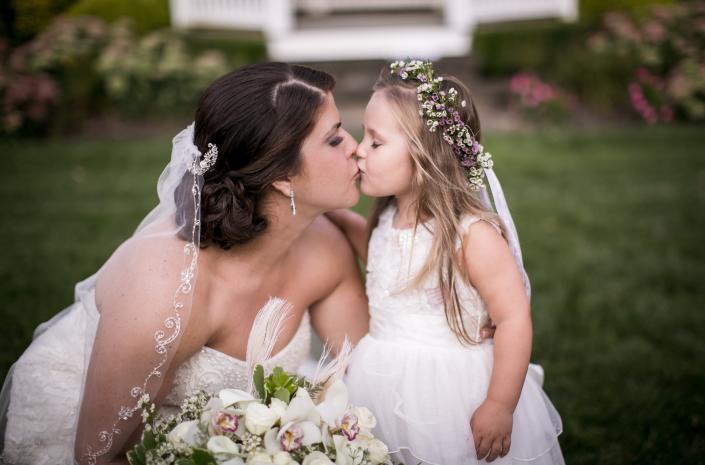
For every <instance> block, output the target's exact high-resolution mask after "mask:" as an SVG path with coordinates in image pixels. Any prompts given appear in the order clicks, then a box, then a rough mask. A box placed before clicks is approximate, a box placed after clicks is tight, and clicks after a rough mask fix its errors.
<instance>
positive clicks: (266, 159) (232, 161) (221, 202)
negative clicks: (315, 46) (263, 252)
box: [175, 63, 335, 249]
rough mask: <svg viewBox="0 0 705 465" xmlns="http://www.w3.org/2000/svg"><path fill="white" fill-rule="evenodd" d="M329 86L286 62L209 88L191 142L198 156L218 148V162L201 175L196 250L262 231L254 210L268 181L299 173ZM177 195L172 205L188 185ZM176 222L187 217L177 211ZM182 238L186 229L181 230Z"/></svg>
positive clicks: (322, 76)
mask: <svg viewBox="0 0 705 465" xmlns="http://www.w3.org/2000/svg"><path fill="white" fill-rule="evenodd" d="M334 85H335V80H334V79H333V77H332V76H331V75H330V74H328V73H325V72H323V71H318V70H315V69H312V68H308V67H305V66H298V65H289V64H286V63H258V64H254V65H249V66H245V67H243V68H240V69H238V70H236V71H233V72H231V73H229V74H226V75H224V76H222V77H221V78H219V79H217V80H216V81H215V82H213V83H212V84H211V85H210V86H209V87H208V89H206V91H205V92H204V94H203V96H202V97H201V99H200V102H199V104H198V108H197V110H196V117H195V134H194V143H195V144H196V146H197V147H198V149H199V150H200V151H201V152H202V153H205V152H206V151H207V150H208V143H214V144H216V145H217V147H218V153H219V154H218V160H217V162H216V164H215V166H213V167H212V168H211V169H210V170H208V171H207V172H206V173H205V175H204V183H203V188H202V193H201V236H200V244H201V247H207V246H209V245H216V246H218V247H221V248H223V249H229V248H231V247H232V246H234V245H237V244H243V243H245V242H247V241H249V240H251V239H252V238H254V237H256V236H257V235H258V234H261V233H262V232H263V231H264V230H265V229H266V228H267V218H266V216H265V215H264V214H263V212H262V210H261V201H262V199H263V197H264V194H265V193H266V192H267V191H268V189H270V188H271V185H272V183H273V182H274V181H276V180H278V179H281V178H283V177H286V176H288V175H291V174H296V173H297V172H299V170H300V169H301V157H300V153H301V145H302V143H303V141H304V140H305V139H306V137H307V136H308V135H309V134H310V133H311V130H312V129H313V127H314V125H315V122H316V116H317V114H318V111H319V109H320V108H321V106H322V104H323V101H324V98H325V95H326V93H327V92H330V91H332V90H333V87H334ZM189 176H190V174H189V173H187V174H186V177H185V180H186V182H183V183H182V186H184V188H185V189H188V190H189V191H188V192H184V190H183V189H177V192H176V193H175V196H177V197H178V198H177V205H181V204H183V205H187V204H188V203H187V202H180V201H179V199H181V198H182V197H185V198H188V196H190V195H191V193H190V185H191V184H192V182H193V181H192V179H191V178H189ZM180 213H181V217H180V218H179V219H182V220H184V221H188V218H190V217H192V214H193V212H192V211H190V212H188V211H186V210H185V209H182V211H181V212H180ZM183 230H184V231H189V230H190V228H183Z"/></svg>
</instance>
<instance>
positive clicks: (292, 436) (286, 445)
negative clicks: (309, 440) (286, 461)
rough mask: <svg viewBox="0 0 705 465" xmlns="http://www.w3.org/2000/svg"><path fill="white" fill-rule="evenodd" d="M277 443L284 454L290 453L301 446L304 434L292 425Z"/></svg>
mask: <svg viewBox="0 0 705 465" xmlns="http://www.w3.org/2000/svg"><path fill="white" fill-rule="evenodd" d="M279 441H280V444H281V446H282V449H284V450H285V451H286V452H291V451H293V450H296V449H298V448H299V447H301V445H302V444H303V441H304V432H303V430H302V429H301V428H300V427H299V426H297V425H293V426H291V427H289V428H287V430H286V431H284V433H283V434H282V435H281V439H280V440H279Z"/></svg>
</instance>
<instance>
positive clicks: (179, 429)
mask: <svg viewBox="0 0 705 465" xmlns="http://www.w3.org/2000/svg"><path fill="white" fill-rule="evenodd" d="M197 434H198V421H196V420H191V421H185V422H183V423H179V424H178V425H176V426H175V427H174V429H173V430H171V432H170V433H169V434H168V435H167V439H169V441H170V442H171V443H172V444H178V443H180V442H185V443H186V444H188V445H190V446H195V445H196V443H197V441H196V435H197Z"/></svg>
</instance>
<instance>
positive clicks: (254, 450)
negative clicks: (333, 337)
mask: <svg viewBox="0 0 705 465" xmlns="http://www.w3.org/2000/svg"><path fill="white" fill-rule="evenodd" d="M329 381H330V382H329V383H317V384H314V383H312V382H310V381H309V380H307V379H305V378H303V377H299V376H296V375H292V374H290V373H287V372H285V371H283V370H282V369H281V368H279V367H277V368H275V369H274V370H273V372H272V374H271V375H269V376H267V377H265V376H264V369H263V368H262V365H257V367H256V368H255V370H254V376H253V385H254V391H256V394H257V396H253V395H251V394H249V393H248V392H245V391H241V390H238V389H224V390H222V391H220V392H219V393H218V394H217V395H209V394H207V393H205V392H200V393H198V394H196V395H194V396H192V397H190V398H189V399H186V400H185V401H184V403H183V405H182V407H181V411H180V412H179V413H178V414H176V415H173V416H171V417H169V418H163V417H161V416H159V415H158V414H157V413H156V407H155V405H154V404H153V403H150V401H149V399H148V398H146V397H145V398H144V399H143V400H142V402H141V407H142V409H143V413H142V420H143V422H144V424H145V427H144V432H143V434H142V442H141V443H140V444H137V445H136V446H135V447H134V448H133V449H132V450H131V451H130V452H129V453H128V460H129V462H130V464H132V465H151V464H155V465H156V464H159V465H162V464H164V465H167V464H169V465H171V464H174V465H211V464H213V465H245V464H247V465H261V464H275V465H299V464H300V465H332V464H333V463H335V464H336V465H377V464H391V463H392V462H391V459H390V457H389V451H388V449H387V446H386V445H385V444H384V443H383V442H381V441H379V440H378V439H375V437H374V436H373V435H372V433H371V430H372V428H374V426H375V424H376V419H375V417H374V415H373V414H372V413H371V412H370V411H369V410H368V409H366V408H365V407H354V406H350V405H349V403H348V392H347V388H346V386H345V384H344V383H343V382H342V381H341V380H340V379H338V380H333V379H331V380H329Z"/></svg>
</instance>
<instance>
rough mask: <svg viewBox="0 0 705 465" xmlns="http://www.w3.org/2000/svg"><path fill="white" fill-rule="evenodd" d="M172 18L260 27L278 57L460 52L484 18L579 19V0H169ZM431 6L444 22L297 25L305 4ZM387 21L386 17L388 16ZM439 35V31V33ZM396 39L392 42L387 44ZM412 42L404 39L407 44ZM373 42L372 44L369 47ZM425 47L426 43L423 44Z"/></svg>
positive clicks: (316, 10)
mask: <svg viewBox="0 0 705 465" xmlns="http://www.w3.org/2000/svg"><path fill="white" fill-rule="evenodd" d="M169 3H170V6H171V22H172V25H173V26H174V27H176V28H198V27H202V28H222V29H235V30H255V31H261V32H263V33H264V34H265V36H266V39H267V48H268V50H269V52H270V56H273V57H276V58H278V59H288V57H296V59H301V60H303V59H311V60H316V59H321V60H327V59H333V58H334V57H335V56H340V57H341V59H355V58H356V57H357V58H370V57H377V58H386V57H387V56H391V55H397V54H399V52H398V50H401V48H408V49H412V48H413V50H412V51H415V52H416V53H415V54H417V55H418V54H421V53H422V52H423V53H422V54H423V55H425V56H430V57H432V56H439V57H440V56H458V55H463V54H465V53H467V51H468V50H469V46H470V45H469V44H470V41H471V37H472V34H473V30H474V29H475V27H476V26H477V25H478V24H482V23H493V22H503V21H516V20H526V19H538V18H562V19H564V20H566V21H570V20H574V19H575V18H577V15H578V11H577V10H578V0H169ZM404 9H427V10H433V11H441V12H442V13H443V17H444V24H442V25H438V26H434V28H432V29H429V30H424V31H423V34H425V37H420V36H419V34H420V32H419V30H418V27H417V28H416V29H414V28H413V27H410V26H405V27H397V28H396V29H394V30H392V29H393V28H392V27H391V26H390V27H385V26H384V24H383V23H380V24H378V25H377V27H376V28H360V27H359V24H358V26H357V28H356V27H355V26H354V25H352V24H351V25H350V27H345V26H344V25H343V26H340V24H341V22H342V24H344V22H343V21H344V18H345V16H344V15H342V14H341V15H340V21H338V24H339V25H338V26H336V27H335V28H328V29H319V30H315V31H312V30H300V29H296V27H295V21H296V15H297V12H299V13H303V14H313V15H318V14H329V13H336V12H346V11H365V12H370V13H372V14H374V12H375V11H380V10H397V11H402V10H404ZM380 21H383V20H380ZM434 38H435V39H434ZM390 39H394V40H396V42H398V43H399V44H401V45H399V46H396V45H394V44H392V43H390V44H389V46H388V47H386V48H387V49H389V50H387V51H386V52H385V51H384V47H381V45H385V44H386V43H387V42H389V41H390ZM402 45H404V47H402ZM366 46H369V50H367V49H366V48H365V47H366ZM417 49H418V51H417Z"/></svg>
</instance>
